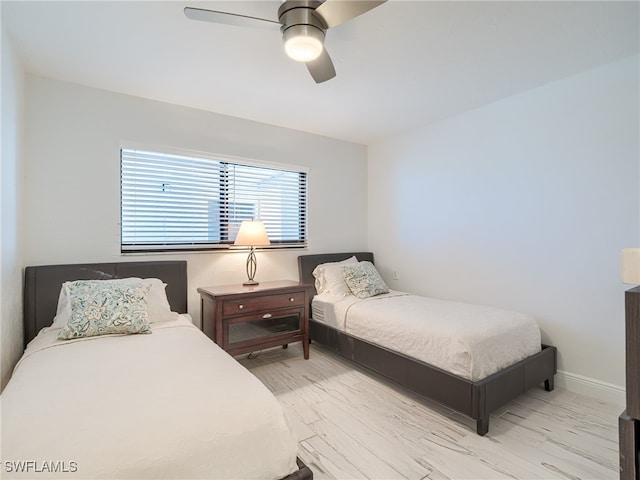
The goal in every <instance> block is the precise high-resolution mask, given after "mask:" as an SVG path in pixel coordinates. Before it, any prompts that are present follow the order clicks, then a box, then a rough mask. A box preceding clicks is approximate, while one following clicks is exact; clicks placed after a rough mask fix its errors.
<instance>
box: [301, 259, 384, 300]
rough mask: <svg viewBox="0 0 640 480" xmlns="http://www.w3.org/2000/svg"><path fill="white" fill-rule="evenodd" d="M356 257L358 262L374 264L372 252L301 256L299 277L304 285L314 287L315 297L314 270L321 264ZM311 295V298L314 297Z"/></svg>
mask: <svg viewBox="0 0 640 480" xmlns="http://www.w3.org/2000/svg"><path fill="white" fill-rule="evenodd" d="M354 255H355V256H356V258H357V259H358V261H360V262H364V261H369V262H371V263H373V253H371V252H351V253H320V254H314V255H300V256H299V257H298V275H299V276H300V281H301V282H302V283H308V284H310V285H313V289H312V292H313V295H315V294H316V293H318V292H316V288H315V278H314V277H313V270H314V269H315V268H316V267H317V266H318V265H320V264H321V263H329V262H341V261H342V260H346V259H347V258H349V257H353V256H354ZM313 295H311V297H313Z"/></svg>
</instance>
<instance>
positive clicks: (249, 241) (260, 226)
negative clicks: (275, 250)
mask: <svg viewBox="0 0 640 480" xmlns="http://www.w3.org/2000/svg"><path fill="white" fill-rule="evenodd" d="M233 244H234V245H239V246H244V247H251V252H250V253H249V257H247V277H249V279H248V280H247V281H246V282H244V283H243V285H246V286H252V285H258V282H256V281H255V280H254V278H253V277H255V275H256V268H257V266H258V263H257V261H256V254H255V252H254V248H255V247H265V246H267V245H271V242H270V241H269V237H268V235H267V231H266V230H265V228H264V223H262V222H261V221H259V220H243V221H242V224H241V225H240V230H239V231H238V235H237V236H236V240H235V242H234V243H233Z"/></svg>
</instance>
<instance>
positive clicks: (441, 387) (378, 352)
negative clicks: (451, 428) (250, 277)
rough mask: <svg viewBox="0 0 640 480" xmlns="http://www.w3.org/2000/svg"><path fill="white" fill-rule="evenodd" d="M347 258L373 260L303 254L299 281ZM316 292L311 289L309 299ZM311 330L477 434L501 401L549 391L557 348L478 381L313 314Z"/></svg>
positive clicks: (370, 256)
mask: <svg viewBox="0 0 640 480" xmlns="http://www.w3.org/2000/svg"><path fill="white" fill-rule="evenodd" d="M351 256H355V257H356V258H357V259H358V260H359V261H370V262H371V263H373V254H372V253H371V252H355V253H354V252H349V253H329V254H314V255H301V256H299V257H298V271H299V275H300V281H301V282H303V283H306V284H310V285H314V282H315V278H314V276H313V270H314V269H315V268H316V266H318V265H320V264H323V263H329V262H340V261H343V260H346V259H348V258H349V257H351ZM316 293H317V292H316V290H315V287H314V288H313V289H312V295H311V298H312V299H313V295H315V294H316ZM309 333H310V338H311V340H313V341H314V342H317V343H319V344H322V345H324V346H326V347H328V348H330V349H331V350H334V351H336V352H338V353H339V354H341V355H342V356H344V357H346V358H348V359H349V360H352V361H354V362H356V363H358V364H359V365H362V366H364V367H367V368H369V369H371V370H373V371H375V372H377V373H379V374H381V375H383V376H385V377H387V378H389V379H391V380H393V381H395V382H397V383H398V384H400V385H402V386H403V387H406V388H409V389H410V390H412V391H415V392H417V393H420V394H422V395H424V396H425V397H427V398H430V399H432V400H434V401H436V402H438V403H440V404H442V405H445V406H447V407H449V408H451V409H453V410H456V411H457V412H460V413H462V414H464V415H466V416H468V417H471V418H472V419H474V420H475V421H476V430H477V433H478V434H479V435H484V434H486V433H487V432H488V430H489V417H490V414H491V412H492V411H494V410H495V409H497V408H498V407H500V406H501V405H504V404H505V403H507V402H509V401H510V400H512V399H514V398H516V397H517V396H518V395H520V394H522V393H524V392H525V391H526V390H528V389H530V388H532V387H535V386H537V385H539V384H541V383H544V386H545V389H546V390H547V391H551V390H553V376H554V375H555V373H556V348H555V347H552V346H547V345H543V346H542V350H541V351H540V352H539V353H536V354H534V355H532V356H530V357H528V358H526V359H524V360H522V361H520V362H518V363H516V364H514V365H511V366H509V367H507V368H504V369H503V370H501V371H499V372H497V373H495V374H493V375H490V376H488V377H486V378H484V379H482V380H479V381H471V380H467V379H465V378H462V377H460V376H457V375H453V374H451V373H449V372H447V371H445V370H442V369H440V368H437V367H434V366H432V365H429V364H427V363H425V362H422V361H420V360H417V359H415V358H411V357H408V356H406V355H403V354H402V353H399V352H397V351H392V350H389V349H387V348H385V347H383V346H380V345H376V344H373V343H370V342H367V341H365V340H362V339H361V338H358V337H355V336H351V335H349V334H347V333H344V332H343V331H340V330H338V329H335V328H332V327H331V326H328V325H326V324H324V323H321V322H318V321H315V320H314V319H313V318H311V319H310V321H309Z"/></svg>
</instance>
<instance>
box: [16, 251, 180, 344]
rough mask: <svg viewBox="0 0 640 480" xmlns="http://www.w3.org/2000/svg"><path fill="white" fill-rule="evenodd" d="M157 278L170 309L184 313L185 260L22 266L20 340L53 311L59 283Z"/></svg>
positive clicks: (45, 321) (43, 324)
mask: <svg viewBox="0 0 640 480" xmlns="http://www.w3.org/2000/svg"><path fill="white" fill-rule="evenodd" d="M127 277H138V278H159V279H160V280H162V281H163V282H164V283H166V284H167V288H166V292H167V299H168V300H169V305H171V309H172V310H173V311H175V312H178V313H187V262H185V261H180V260H178V261H158V262H119V263H86V264H75V265H41V266H33V267H26V268H25V269H24V343H25V346H26V345H27V343H29V342H30V341H31V340H32V339H33V337H35V336H36V335H37V334H38V332H39V331H40V330H42V329H43V328H44V327H48V326H49V325H51V321H52V320H53V317H54V316H55V315H56V307H57V305H58V296H59V294H60V287H61V286H62V284H63V283H64V282H69V281H74V280H110V279H115V278H127Z"/></svg>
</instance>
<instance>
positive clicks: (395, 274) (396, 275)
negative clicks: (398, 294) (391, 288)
mask: <svg viewBox="0 0 640 480" xmlns="http://www.w3.org/2000/svg"><path fill="white" fill-rule="evenodd" d="M393 279H394V280H400V274H399V273H398V270H394V271H393Z"/></svg>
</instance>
